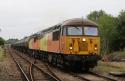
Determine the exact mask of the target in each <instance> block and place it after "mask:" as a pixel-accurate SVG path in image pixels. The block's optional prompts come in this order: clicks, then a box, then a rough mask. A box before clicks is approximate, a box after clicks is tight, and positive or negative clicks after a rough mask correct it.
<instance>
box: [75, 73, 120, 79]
mask: <svg viewBox="0 0 125 81" xmlns="http://www.w3.org/2000/svg"><path fill="white" fill-rule="evenodd" d="M73 75H74V76H76V77H79V78H81V79H83V80H85V81H118V80H116V79H113V78H109V77H106V76H103V75H98V74H96V73H95V74H93V73H85V74H73Z"/></svg>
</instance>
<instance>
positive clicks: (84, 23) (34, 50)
mask: <svg viewBox="0 0 125 81" xmlns="http://www.w3.org/2000/svg"><path fill="white" fill-rule="evenodd" d="M12 47H13V48H14V49H16V50H19V51H21V52H24V53H26V54H30V55H32V56H34V57H37V58H41V59H43V60H45V61H48V62H49V63H51V64H53V65H57V66H71V67H73V68H83V69H85V70H89V68H93V67H94V66H96V65H97V62H98V60H99V57H100V55H99V53H100V37H99V30H98V25H97V24H96V23H94V22H93V21H90V20H86V19H82V18H74V19H69V20H66V21H64V22H62V23H59V24H57V25H54V26H52V27H50V28H48V29H45V30H42V31H40V32H37V33H35V34H33V35H31V36H29V37H25V38H24V39H22V40H20V41H18V42H16V43H15V44H12Z"/></svg>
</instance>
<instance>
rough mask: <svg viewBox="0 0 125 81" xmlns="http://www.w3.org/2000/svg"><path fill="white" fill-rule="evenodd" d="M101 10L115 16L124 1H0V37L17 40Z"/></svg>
mask: <svg viewBox="0 0 125 81" xmlns="http://www.w3.org/2000/svg"><path fill="white" fill-rule="evenodd" d="M101 9H102V10H104V11H106V12H107V13H108V14H112V15H113V16H117V15H118V14H119V12H120V11H121V10H125V0H0V29H1V30H2V31H1V32H0V37H1V36H2V37H3V38H5V39H9V38H19V39H20V38H23V37H25V36H28V35H31V34H32V33H35V32H37V31H40V30H42V29H45V28H48V27H49V26H53V25H55V24H57V23H59V22H62V21H64V20H66V19H71V18H77V17H78V18H79V17H84V18H86V16H87V14H89V13H90V12H92V11H94V10H101Z"/></svg>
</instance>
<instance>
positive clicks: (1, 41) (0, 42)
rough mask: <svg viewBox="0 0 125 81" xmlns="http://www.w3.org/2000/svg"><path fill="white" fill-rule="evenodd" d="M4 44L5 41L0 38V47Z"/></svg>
mask: <svg viewBox="0 0 125 81" xmlns="http://www.w3.org/2000/svg"><path fill="white" fill-rule="evenodd" d="M4 43H5V40H4V39H3V38H2V37H0V45H4Z"/></svg>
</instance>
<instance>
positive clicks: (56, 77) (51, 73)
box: [17, 54, 63, 81]
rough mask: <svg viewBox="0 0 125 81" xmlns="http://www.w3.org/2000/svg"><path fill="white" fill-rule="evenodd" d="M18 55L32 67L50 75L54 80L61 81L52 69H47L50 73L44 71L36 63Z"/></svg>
mask: <svg viewBox="0 0 125 81" xmlns="http://www.w3.org/2000/svg"><path fill="white" fill-rule="evenodd" d="M17 55H19V56H20V57H21V58H23V59H24V60H26V61H27V62H29V63H31V64H32V65H33V66H34V67H36V68H37V69H39V70H40V71H41V72H43V73H44V74H46V75H48V76H50V77H51V78H53V79H54V80H56V81H63V80H62V79H60V78H59V77H58V76H57V75H55V74H54V73H53V72H52V71H50V69H48V70H49V72H50V73H48V72H46V71H44V70H43V69H42V68H40V67H39V66H37V65H36V64H33V63H32V62H31V61H29V60H28V59H26V58H25V57H24V56H22V55H20V54H17Z"/></svg>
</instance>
